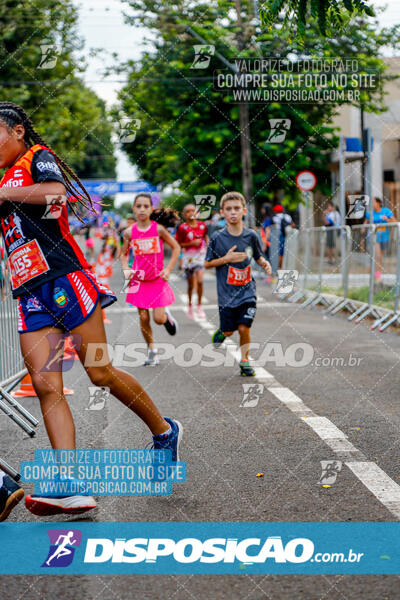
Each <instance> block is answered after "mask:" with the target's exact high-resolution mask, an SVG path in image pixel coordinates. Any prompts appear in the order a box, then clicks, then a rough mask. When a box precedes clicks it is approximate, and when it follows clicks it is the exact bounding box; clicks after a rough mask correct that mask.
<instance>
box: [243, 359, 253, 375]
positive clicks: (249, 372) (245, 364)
mask: <svg viewBox="0 0 400 600" xmlns="http://www.w3.org/2000/svg"><path fill="white" fill-rule="evenodd" d="M239 366H240V374H241V376H242V377H254V376H255V374H256V372H255V370H254V369H253V367H252V366H251V365H250V363H249V361H248V360H241V361H240V363H239Z"/></svg>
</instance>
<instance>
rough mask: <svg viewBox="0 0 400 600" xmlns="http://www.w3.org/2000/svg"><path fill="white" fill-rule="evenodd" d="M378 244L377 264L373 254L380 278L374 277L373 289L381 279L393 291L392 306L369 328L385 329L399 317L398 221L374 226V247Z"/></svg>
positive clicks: (399, 232)
mask: <svg viewBox="0 0 400 600" xmlns="http://www.w3.org/2000/svg"><path fill="white" fill-rule="evenodd" d="M385 227H387V228H388V229H387V231H388V234H389V240H388V241H387V242H383V244H382V242H380V238H379V236H380V235H382V234H383V232H384V228H385ZM380 228H381V230H380ZM379 246H380V248H379V249H380V253H381V261H380V262H381V264H379V257H376V256H375V272H378V273H379V272H380V269H382V271H381V277H380V279H378V280H377V279H376V278H374V290H376V288H377V286H379V285H380V281H381V282H382V284H383V285H386V290H387V291H388V292H391V293H393V302H392V308H389V309H386V312H384V314H383V315H382V316H380V317H378V318H377V319H376V320H375V321H374V323H373V325H372V327H371V329H372V330H374V329H376V328H378V329H379V331H385V329H387V328H388V327H389V326H390V325H392V324H393V323H397V321H398V320H399V318H400V311H399V299H400V223H397V222H396V223H388V224H387V225H386V224H385V225H384V226H382V225H377V226H376V241H375V249H377V248H378V247H379ZM382 246H383V247H382ZM375 254H376V250H375ZM383 310H385V309H383Z"/></svg>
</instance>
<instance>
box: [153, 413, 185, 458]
mask: <svg viewBox="0 0 400 600" xmlns="http://www.w3.org/2000/svg"><path fill="white" fill-rule="evenodd" d="M164 419H165V420H166V421H167V423H168V424H169V425H170V426H171V431H170V432H169V433H160V435H153V450H172V460H173V462H176V461H177V460H179V444H180V443H181V439H182V435H183V427H182V425H181V424H180V423H179V421H176V420H175V419H169V418H168V417H164Z"/></svg>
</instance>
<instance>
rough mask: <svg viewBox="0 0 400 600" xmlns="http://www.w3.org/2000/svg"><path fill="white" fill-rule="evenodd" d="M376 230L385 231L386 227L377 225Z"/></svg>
mask: <svg viewBox="0 0 400 600" xmlns="http://www.w3.org/2000/svg"><path fill="white" fill-rule="evenodd" d="M376 230H377V231H386V227H377V228H376Z"/></svg>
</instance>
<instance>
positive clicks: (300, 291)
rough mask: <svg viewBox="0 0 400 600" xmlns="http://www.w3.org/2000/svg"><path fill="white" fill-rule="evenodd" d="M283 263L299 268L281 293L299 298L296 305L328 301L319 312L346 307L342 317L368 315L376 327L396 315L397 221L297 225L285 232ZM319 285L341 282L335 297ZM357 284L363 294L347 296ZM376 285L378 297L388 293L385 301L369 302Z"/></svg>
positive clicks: (399, 273)
mask: <svg viewBox="0 0 400 600" xmlns="http://www.w3.org/2000/svg"><path fill="white" fill-rule="evenodd" d="M328 258H331V259H334V260H333V261H331V262H332V263H334V264H329V262H328V260H327V259H328ZM283 268H285V269H290V270H292V269H296V270H297V271H298V272H299V280H298V287H297V289H296V290H295V291H294V292H292V293H291V294H286V296H285V297H284V299H288V301H289V302H299V301H300V300H302V302H301V304H300V306H301V307H302V308H308V309H309V308H312V307H314V306H316V305H318V304H323V305H325V306H327V307H328V308H327V309H326V310H325V313H326V314H332V315H333V314H336V313H337V312H339V311H340V310H343V309H346V310H348V311H349V312H350V313H351V314H350V316H349V317H348V320H349V321H354V322H355V323H359V322H360V321H362V320H363V319H365V318H366V317H374V319H375V320H374V322H373V325H372V326H371V329H372V330H373V329H376V328H379V331H384V330H385V329H386V328H387V327H389V326H390V325H391V324H393V323H397V322H398V321H400V223H398V222H396V223H384V224H365V225H354V226H353V227H351V228H350V227H349V226H336V227H309V228H305V229H301V230H299V231H298V232H296V233H294V234H292V236H290V235H289V236H288V237H287V238H286V242H285V254H284V260H283ZM324 286H325V288H326V287H327V288H328V289H329V288H330V287H331V288H333V290H335V289H339V287H341V295H340V297H338V298H337V299H336V300H335V301H334V302H333V303H330V300H329V299H328V298H329V296H330V295H329V294H328V292H325V291H324ZM360 288H368V289H367V291H366V294H367V296H368V298H367V299H365V300H363V301H361V300H353V299H351V296H352V295H353V294H352V291H353V290H354V289H360ZM333 290H332V291H333ZM377 291H381V292H382V295H383V297H384V295H385V294H388V301H387V302H386V303H387V304H390V305H391V306H386V307H385V306H377V305H376V304H375V303H374V302H375V293H376V292H377ZM336 295H337V294H336ZM326 296H328V298H327V297H326ZM349 296H350V297H349Z"/></svg>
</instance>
